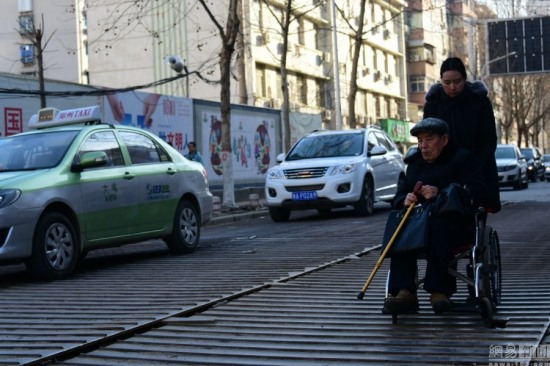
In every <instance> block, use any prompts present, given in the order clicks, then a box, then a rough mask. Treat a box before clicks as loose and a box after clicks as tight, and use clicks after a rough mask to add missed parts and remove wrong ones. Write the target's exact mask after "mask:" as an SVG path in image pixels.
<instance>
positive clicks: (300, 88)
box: [296, 75, 308, 104]
mask: <svg viewBox="0 0 550 366" xmlns="http://www.w3.org/2000/svg"><path fill="white" fill-rule="evenodd" d="M296 99H297V101H298V102H299V103H302V104H308V103H307V80H306V77H305V76H304V75H296Z"/></svg>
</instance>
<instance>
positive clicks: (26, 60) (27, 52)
mask: <svg viewBox="0 0 550 366" xmlns="http://www.w3.org/2000/svg"><path fill="white" fill-rule="evenodd" d="M19 50H20V53H21V63H23V64H32V63H34V46H33V45H32V44H24V45H21V46H19Z"/></svg>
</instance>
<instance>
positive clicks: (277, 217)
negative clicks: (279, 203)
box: [269, 207, 290, 222]
mask: <svg viewBox="0 0 550 366" xmlns="http://www.w3.org/2000/svg"><path fill="white" fill-rule="evenodd" d="M269 215H270V216H271V220H273V222H285V221H288V219H289V218H290V210H289V209H286V208H282V207H270V208H269Z"/></svg>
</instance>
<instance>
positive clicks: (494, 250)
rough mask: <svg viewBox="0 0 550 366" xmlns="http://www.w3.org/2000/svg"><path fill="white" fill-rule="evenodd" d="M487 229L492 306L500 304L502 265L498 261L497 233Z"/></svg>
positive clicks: (498, 244) (498, 245) (489, 228)
mask: <svg viewBox="0 0 550 366" xmlns="http://www.w3.org/2000/svg"><path fill="white" fill-rule="evenodd" d="M488 230H489V243H488V244H489V245H488V248H487V249H488V250H487V252H488V265H489V282H490V291H491V301H492V302H493V304H494V306H495V307H496V306H498V305H499V304H500V301H501V298H502V266H501V263H500V243H499V241H498V234H497V232H496V231H495V230H493V229H492V228H491V227H488Z"/></svg>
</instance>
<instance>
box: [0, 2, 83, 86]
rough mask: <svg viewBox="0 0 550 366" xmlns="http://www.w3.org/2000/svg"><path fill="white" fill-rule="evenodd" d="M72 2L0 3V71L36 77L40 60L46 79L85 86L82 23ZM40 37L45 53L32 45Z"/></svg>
mask: <svg viewBox="0 0 550 366" xmlns="http://www.w3.org/2000/svg"><path fill="white" fill-rule="evenodd" d="M74 4H75V1H74V0H55V1H54V0H45V1H44V0H43V1H36V0H35V1H32V0H10V1H4V2H2V12H0V22H1V24H2V26H1V27H2V28H1V32H0V49H1V50H2V57H0V71H2V72H8V73H13V74H20V75H31V76H36V75H37V73H38V65H39V63H38V57H42V58H43V65H44V67H45V76H46V77H47V78H49V79H54V80H62V81H69V82H74V83H82V84H86V83H87V77H86V76H87V73H86V70H87V69H88V65H87V57H86V49H85V47H83V46H84V45H85V44H86V32H85V28H84V26H85V24H84V23H83V22H82V21H81V18H80V13H78V12H75V11H74ZM36 32H40V33H39V34H41V35H42V40H41V44H42V45H43V48H44V52H43V53H42V54H41V55H40V52H39V51H40V50H39V47H36V45H35V44H33V41H34V40H35V39H36Z"/></svg>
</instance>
